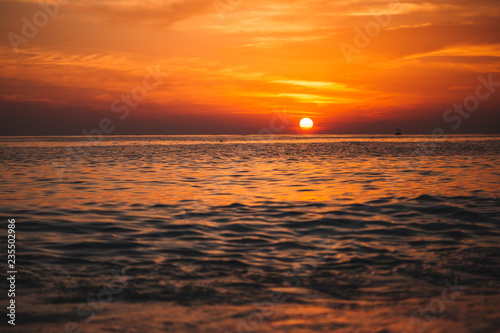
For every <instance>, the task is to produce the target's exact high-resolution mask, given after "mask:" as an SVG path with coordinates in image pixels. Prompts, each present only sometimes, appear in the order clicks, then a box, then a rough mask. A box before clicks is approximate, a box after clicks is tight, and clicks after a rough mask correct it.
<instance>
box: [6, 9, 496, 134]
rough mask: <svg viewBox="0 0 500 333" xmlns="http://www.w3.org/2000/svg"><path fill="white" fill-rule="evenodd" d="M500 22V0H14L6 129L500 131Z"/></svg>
mask: <svg viewBox="0 0 500 333" xmlns="http://www.w3.org/2000/svg"><path fill="white" fill-rule="evenodd" d="M499 31H500V2H499V1H498V0H476V1H470V0H467V1H466V0H438V1H410V0H407V1H401V2H398V1H378V0H339V1H322V0H301V1H293V0H287V1H284V0H272V1H271V0H269V1H262V0H254V1H250V0H174V1H172V0H141V1H139V0H41V4H40V3H39V1H38V0H33V1H32V0H29V1H28V0H26V1H1V0H0V32H1V36H2V38H1V40H0V116H1V119H2V121H1V122H0V135H83V134H86V133H96V134H97V133H99V132H100V133H103V134H109V135H128V134H132V135H135V134H155V135H161V134H167V135H168V134H171V135H184V134H257V133H271V132H272V133H276V134H298V133H305V134H350V133H352V134H361V133H367V134H372V133H380V134H384V133H387V134H392V133H394V130H395V129H396V128H401V129H402V130H403V133H415V134H417V133H419V134H431V133H434V131H435V130H436V129H441V131H438V132H439V133H445V134H460V133H499V132H500V131H499V126H498V124H499V123H500V112H499V111H500V93H499V92H500V33H499ZM303 117H308V118H311V119H312V120H313V121H314V125H315V126H314V127H313V129H311V130H309V131H303V130H301V129H300V127H299V126H298V124H299V121H300V119H301V118H303Z"/></svg>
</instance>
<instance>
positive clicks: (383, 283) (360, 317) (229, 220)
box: [0, 135, 500, 333]
mask: <svg viewBox="0 0 500 333" xmlns="http://www.w3.org/2000/svg"><path fill="white" fill-rule="evenodd" d="M499 167H500V137H499V136H449V137H448V138H447V139H433V138H431V137H428V136H402V137H395V136H334V135H331V136H327V135H321V136H314V135H310V136H292V135H279V136H278V135H277V136H270V137H260V136H109V137H105V138H101V139H99V140H97V139H95V140H90V139H87V138H85V137H1V138H0V185H1V186H0V198H1V203H0V206H1V210H0V215H1V218H2V221H3V223H2V225H3V228H2V230H3V231H2V233H3V234H4V236H2V244H3V245H2V248H3V249H4V251H6V246H5V240H6V235H7V219H15V220H16V270H17V271H18V274H17V277H16V305H17V307H16V309H17V310H16V326H15V327H14V328H13V327H8V328H7V323H6V321H7V319H5V316H4V320H2V322H1V323H0V329H1V330H2V332H3V331H6V330H7V329H8V331H12V332H51V333H52V332H380V333H382V332H450V331H454V332H499V331H500V314H499V310H500V245H499V244H500V214H499V213H500V168H499ZM5 257H6V256H5ZM3 286H4V288H3V289H5V292H4V291H2V294H5V293H6V291H7V289H8V285H7V284H3ZM3 305H5V306H6V305H7V301H4V298H2V306H3ZM3 308H4V309H5V307H3Z"/></svg>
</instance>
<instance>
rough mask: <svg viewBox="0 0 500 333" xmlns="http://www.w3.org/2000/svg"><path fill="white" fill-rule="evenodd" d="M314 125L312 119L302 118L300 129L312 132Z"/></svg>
mask: <svg viewBox="0 0 500 333" xmlns="http://www.w3.org/2000/svg"><path fill="white" fill-rule="evenodd" d="M313 125H314V123H313V121H312V120H311V119H310V118H302V119H301V120H300V128H302V129H303V130H310V129H311V128H312V127H313Z"/></svg>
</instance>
